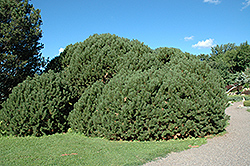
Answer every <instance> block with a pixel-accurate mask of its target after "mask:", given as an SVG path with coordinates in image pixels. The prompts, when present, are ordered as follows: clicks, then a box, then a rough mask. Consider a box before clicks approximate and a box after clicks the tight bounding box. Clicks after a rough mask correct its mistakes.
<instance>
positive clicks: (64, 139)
mask: <svg viewBox="0 0 250 166" xmlns="http://www.w3.org/2000/svg"><path fill="white" fill-rule="evenodd" d="M205 143H206V139H205V138H199V139H186V140H170V141H159V142H156V141H152V142H135V141H134V142H126V141H108V140H105V139H101V138H88V137H85V136H83V135H81V134H74V133H66V134H55V135H51V136H43V137H39V138H37V137H1V138H0V163H1V164H0V165H1V166H11V165H25V166H26V165H39V166H40V165H60V166H61V165H74V166H75V165H93V166H98V165H108V166H111V165H114V166H115V165H141V164H143V163H146V162H149V161H151V160H155V159H156V158H157V157H164V156H166V155H167V154H168V153H170V152H177V151H183V150H185V149H189V148H191V147H190V145H191V146H196V145H199V146H200V145H202V144H205Z"/></svg>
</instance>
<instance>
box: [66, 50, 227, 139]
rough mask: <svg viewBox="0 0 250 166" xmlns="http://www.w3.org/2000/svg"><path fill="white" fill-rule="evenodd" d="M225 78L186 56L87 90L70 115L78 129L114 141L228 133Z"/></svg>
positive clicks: (128, 72)
mask: <svg viewBox="0 0 250 166" xmlns="http://www.w3.org/2000/svg"><path fill="white" fill-rule="evenodd" d="M224 87H225V86H224V83H223V80H222V79H221V77H220V76H219V75H218V73H216V72H215V71H214V70H211V68H210V67H209V66H208V65H206V64H205V63H203V62H201V61H199V60H197V59H195V58H192V56H189V55H186V54H184V53H183V54H182V55H180V56H175V57H173V58H171V60H170V61H169V63H168V65H165V66H164V67H161V68H158V67H156V66H154V67H152V69H149V70H137V71H131V70H130V71H126V70H121V71H120V72H119V73H118V74H117V75H116V76H115V77H113V78H112V79H111V80H110V82H108V83H107V84H105V85H101V84H100V83H96V84H94V85H93V86H92V87H91V88H89V89H88V90H86V91H85V92H84V94H83V96H82V97H81V98H80V100H79V101H78V102H77V103H76V104H75V107H74V110H73V111H72V112H71V113H70V114H69V124H70V126H71V128H72V130H74V131H76V132H81V133H84V134H85V135H87V136H98V137H105V138H107V139H110V140H141V141H144V140H165V139H172V138H187V137H198V136H205V135H209V134H216V133H218V132H220V131H223V130H224V127H225V126H226V121H227V120H228V118H229V117H228V116H227V115H226V114H225V109H226V107H227V96H226V95H225V91H224Z"/></svg>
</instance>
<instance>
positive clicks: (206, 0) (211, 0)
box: [203, 0, 220, 5]
mask: <svg viewBox="0 0 250 166" xmlns="http://www.w3.org/2000/svg"><path fill="white" fill-rule="evenodd" d="M203 2H209V3H214V4H215V5H217V4H219V3H220V1H219V0H204V1H203Z"/></svg>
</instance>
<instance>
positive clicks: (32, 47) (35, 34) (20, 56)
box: [0, 0, 43, 104]
mask: <svg viewBox="0 0 250 166" xmlns="http://www.w3.org/2000/svg"><path fill="white" fill-rule="evenodd" d="M41 25H42V20H41V15H40V10H39V9H35V8H34V7H33V5H32V4H29V2H28V0H0V68H1V73H0V75H1V77H0V104H1V103H2V102H3V101H5V100H6V99H7V98H8V96H9V94H10V93H11V91H12V89H13V87H15V86H16V85H17V84H18V83H20V82H22V81H23V80H25V79H26V78H27V76H33V75H34V74H35V73H38V72H40V71H41V69H40V67H41V65H42V62H43V59H42V57H41V53H40V50H41V49H42V48H43V44H41V43H40V42H39V40H40V39H41V37H42V30H41Z"/></svg>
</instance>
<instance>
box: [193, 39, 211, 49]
mask: <svg viewBox="0 0 250 166" xmlns="http://www.w3.org/2000/svg"><path fill="white" fill-rule="evenodd" d="M213 46H215V44H214V39H207V40H205V41H203V40H202V41H199V42H198V43H197V44H194V45H192V47H194V48H199V49H200V48H211V47H213Z"/></svg>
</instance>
